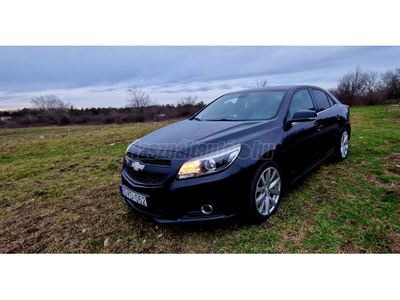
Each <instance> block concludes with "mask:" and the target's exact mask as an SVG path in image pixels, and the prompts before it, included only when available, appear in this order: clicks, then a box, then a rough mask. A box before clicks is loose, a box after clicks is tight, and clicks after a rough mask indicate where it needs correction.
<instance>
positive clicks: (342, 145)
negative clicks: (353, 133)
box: [336, 128, 350, 160]
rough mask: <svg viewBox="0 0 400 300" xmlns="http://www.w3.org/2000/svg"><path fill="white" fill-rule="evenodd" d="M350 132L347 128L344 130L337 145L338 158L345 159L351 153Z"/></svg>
mask: <svg viewBox="0 0 400 300" xmlns="http://www.w3.org/2000/svg"><path fill="white" fill-rule="evenodd" d="M349 141H350V134H349V130H348V129H347V128H344V129H343V130H342V133H341V135H340V139H339V141H338V144H337V145H336V158H337V159H338V160H344V159H345V158H346V157H347V154H348V153H349Z"/></svg>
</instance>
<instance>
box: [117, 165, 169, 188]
mask: <svg viewBox="0 0 400 300" xmlns="http://www.w3.org/2000/svg"><path fill="white" fill-rule="evenodd" d="M123 170H124V172H125V174H126V175H127V176H128V177H129V178H130V179H131V180H132V181H133V182H135V183H137V184H143V185H161V184H163V183H164V182H165V180H166V179H167V174H158V173H148V172H143V171H134V170H133V169H132V168H131V167H129V166H127V165H126V164H124V167H123Z"/></svg>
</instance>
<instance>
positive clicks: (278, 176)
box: [248, 161, 283, 222]
mask: <svg viewBox="0 0 400 300" xmlns="http://www.w3.org/2000/svg"><path fill="white" fill-rule="evenodd" d="M282 190H283V181H282V172H281V169H280V167H279V165H278V164H277V163H276V162H274V161H267V162H264V163H262V164H261V165H260V166H259V168H258V169H257V171H256V173H255V174H254V177H253V180H252V182H251V184H250V190H249V194H248V211H249V215H250V218H251V220H252V221H255V222H263V221H265V220H267V219H268V218H269V217H270V216H271V215H272V214H273V213H274V212H275V211H276V209H277V207H278V204H279V200H280V198H281V194H282Z"/></svg>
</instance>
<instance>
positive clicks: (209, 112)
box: [195, 90, 286, 121]
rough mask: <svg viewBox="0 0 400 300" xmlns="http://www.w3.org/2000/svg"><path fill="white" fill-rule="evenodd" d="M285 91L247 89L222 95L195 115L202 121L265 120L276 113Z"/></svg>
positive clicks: (196, 118)
mask: <svg viewBox="0 0 400 300" xmlns="http://www.w3.org/2000/svg"><path fill="white" fill-rule="evenodd" d="M285 92H286V91H281V90H279V91H247V92H242V93H240V92H239V93H234V94H228V95H224V96H222V97H221V98H218V99H217V100H215V101H214V102H212V103H211V104H210V105H209V106H207V107H206V108H205V109H204V110H202V111H201V112H200V113H199V114H198V115H196V116H195V120H202V121H239V120H240V121H242V120H243V121H244V120H265V119H270V118H272V117H273V116H275V115H276V113H277V111H278V108H279V104H280V103H281V101H282V98H283V96H284V95H285Z"/></svg>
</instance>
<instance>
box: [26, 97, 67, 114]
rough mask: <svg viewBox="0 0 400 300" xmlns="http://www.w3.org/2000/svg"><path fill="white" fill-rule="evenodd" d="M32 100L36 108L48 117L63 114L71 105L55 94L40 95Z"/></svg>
mask: <svg viewBox="0 0 400 300" xmlns="http://www.w3.org/2000/svg"><path fill="white" fill-rule="evenodd" d="M30 102H31V103H32V105H33V107H34V108H36V109H39V110H41V111H42V112H43V114H44V115H45V116H46V117H55V116H56V115H63V114H65V112H66V111H67V110H68V107H70V106H71V104H70V103H66V102H64V101H62V100H61V99H60V98H58V97H57V96H55V95H44V96H39V97H36V98H32V99H31V101H30Z"/></svg>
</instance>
